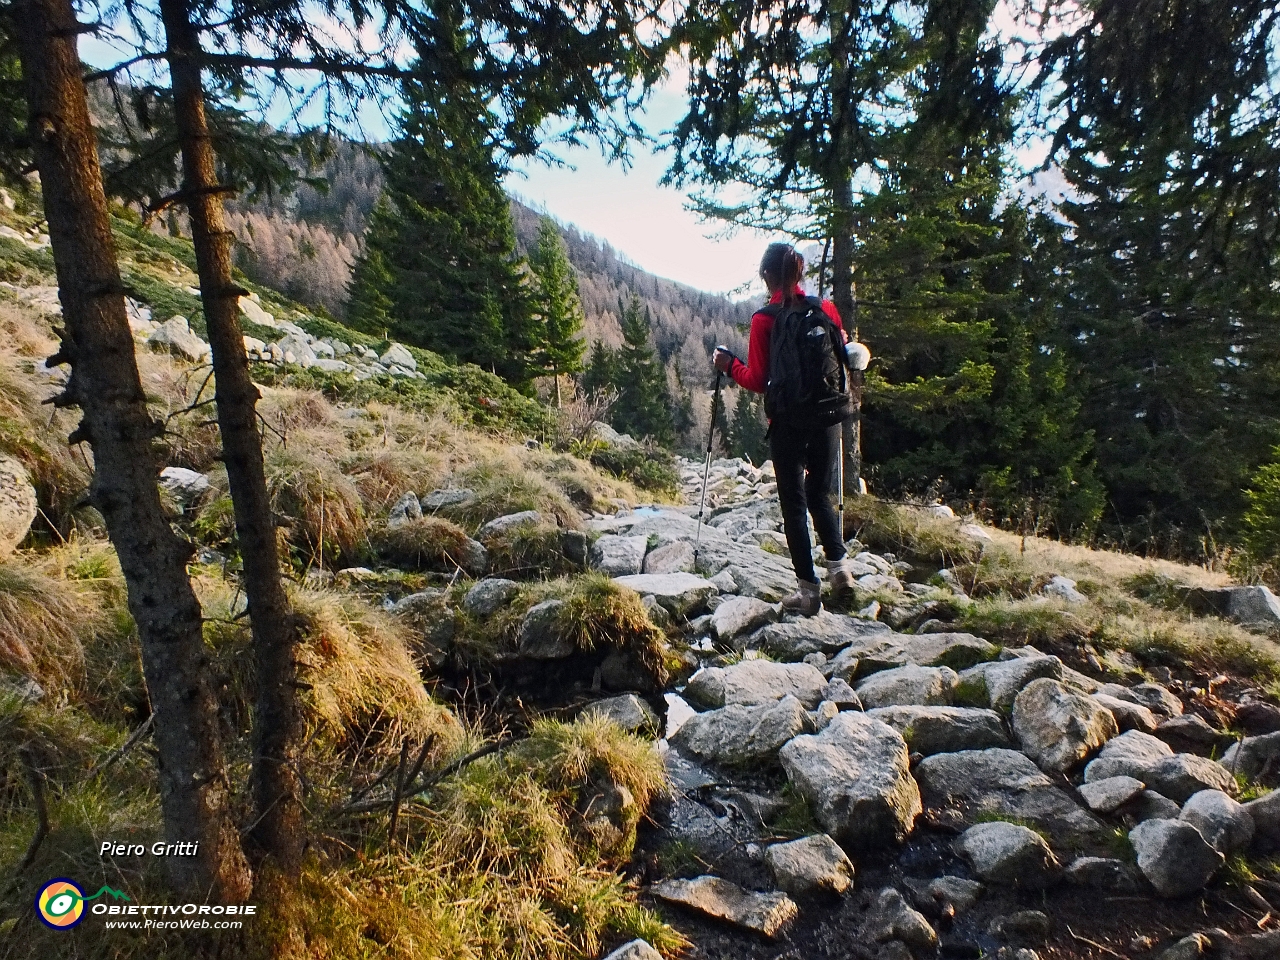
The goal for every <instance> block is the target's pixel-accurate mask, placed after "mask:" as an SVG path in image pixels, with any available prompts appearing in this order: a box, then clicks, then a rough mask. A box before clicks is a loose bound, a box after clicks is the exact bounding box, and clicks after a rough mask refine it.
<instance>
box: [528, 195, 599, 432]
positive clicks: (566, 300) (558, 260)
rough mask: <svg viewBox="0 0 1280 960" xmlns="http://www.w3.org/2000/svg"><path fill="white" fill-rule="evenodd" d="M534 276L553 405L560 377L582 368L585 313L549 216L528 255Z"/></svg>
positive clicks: (557, 393)
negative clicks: (552, 388)
mask: <svg viewBox="0 0 1280 960" xmlns="http://www.w3.org/2000/svg"><path fill="white" fill-rule="evenodd" d="M529 265H530V266H531V267H532V268H533V274H534V277H535V278H536V280H537V291H536V301H537V309H538V313H539V316H540V319H541V323H542V331H541V334H542V347H541V350H540V351H539V355H540V360H541V365H542V367H543V369H545V370H546V371H547V372H549V373H550V374H551V376H552V377H553V378H554V380H555V385H556V406H557V407H558V406H560V377H561V375H564V374H569V375H572V374H575V373H577V372H579V371H580V370H581V369H582V355H583V353H584V352H585V351H586V348H587V345H586V342H585V341H584V340H583V339H582V338H581V337H580V336H579V334H580V333H581V332H582V325H583V322H584V317H583V313H582V301H581V300H580V299H579V298H578V278H577V275H576V274H575V273H574V270H573V265H572V264H571V263H569V255H568V253H567V252H566V250H565V247H564V241H563V240H562V239H561V237H560V230H559V228H558V227H557V226H556V224H555V221H554V220H552V219H551V218H550V217H543V218H542V221H541V222H540V223H539V225H538V243H537V246H535V247H534V249H533V252H532V253H531V254H530V256H529Z"/></svg>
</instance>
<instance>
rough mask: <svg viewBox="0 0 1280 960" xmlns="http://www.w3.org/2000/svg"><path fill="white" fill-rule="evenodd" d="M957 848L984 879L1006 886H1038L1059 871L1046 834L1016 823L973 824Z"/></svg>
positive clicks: (1045, 882)
mask: <svg viewBox="0 0 1280 960" xmlns="http://www.w3.org/2000/svg"><path fill="white" fill-rule="evenodd" d="M956 852H957V853H959V854H960V855H961V856H962V857H964V859H965V860H966V861H968V863H969V865H970V866H971V867H972V868H973V872H974V873H976V874H977V875H978V876H979V877H981V878H982V879H983V880H986V881H987V882H989V883H998V884H1001V885H1003V886H1019V887H1026V888H1028V889H1033V890H1038V889H1041V888H1043V887H1046V886H1048V885H1049V884H1050V883H1051V882H1052V881H1053V880H1054V879H1055V878H1056V876H1057V874H1058V872H1059V865H1058V860H1057V858H1056V857H1055V856H1054V855H1053V851H1052V850H1050V849H1049V845H1048V844H1047V843H1045V842H1044V838H1042V837H1041V836H1040V834H1038V833H1036V832H1035V831H1034V830H1031V829H1029V828H1027V827H1024V826H1022V825H1021V824H1017V823H1006V822H1004V821H1000V820H997V821H994V822H992V823H979V824H977V825H976V826H973V827H970V828H969V829H968V830H966V831H965V832H964V833H962V834H961V835H960V838H959V839H958V840H957V841H956Z"/></svg>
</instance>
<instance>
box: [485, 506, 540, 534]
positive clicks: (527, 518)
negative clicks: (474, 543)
mask: <svg viewBox="0 0 1280 960" xmlns="http://www.w3.org/2000/svg"><path fill="white" fill-rule="evenodd" d="M541 522H542V514H540V513H539V512H538V511H537V510H521V511H520V512H519V513H509V514H507V515H506V516H505V517H495V518H494V519H493V520H490V521H489V522H488V523H486V524H485V525H484V526H482V527H481V528H480V529H479V530H477V531H476V539H477V540H488V539H489V538H490V537H496V536H500V535H502V534H505V533H508V532H509V531H511V530H514V529H516V528H517V527H532V526H536V525H537V524H539V523H541Z"/></svg>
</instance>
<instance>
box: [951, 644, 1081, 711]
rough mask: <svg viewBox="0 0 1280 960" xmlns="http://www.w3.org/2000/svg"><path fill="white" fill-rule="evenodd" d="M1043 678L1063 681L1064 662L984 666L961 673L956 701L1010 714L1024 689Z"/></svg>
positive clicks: (1028, 659)
mask: <svg viewBox="0 0 1280 960" xmlns="http://www.w3.org/2000/svg"><path fill="white" fill-rule="evenodd" d="M1042 678H1047V679H1050V680H1061V679H1062V661H1061V660H1059V659H1058V658H1057V657H1044V656H1040V657H1017V658H1015V659H1013V660H1004V661H997V662H995V663H980V664H978V665H977V666H974V667H970V668H969V669H968V670H962V671H961V672H960V684H959V687H958V688H957V690H956V697H957V700H958V702H959V703H961V704H963V705H964V706H988V707H991V708H992V709H993V710H998V711H999V712H1000V713H1009V712H1010V711H1011V710H1012V709H1013V702H1014V700H1015V699H1017V696H1018V694H1019V693H1021V692H1022V688H1023V687H1025V686H1026V685H1027V684H1029V683H1031V681H1033V680H1039V679H1042Z"/></svg>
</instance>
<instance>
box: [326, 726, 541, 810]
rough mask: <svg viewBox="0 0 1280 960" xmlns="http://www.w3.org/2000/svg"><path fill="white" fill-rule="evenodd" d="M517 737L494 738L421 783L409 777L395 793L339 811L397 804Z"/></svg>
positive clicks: (350, 805) (378, 807)
mask: <svg viewBox="0 0 1280 960" xmlns="http://www.w3.org/2000/svg"><path fill="white" fill-rule="evenodd" d="M517 739H519V738H518V737H505V738H504V739H502V740H495V741H494V742H493V743H490V744H486V745H485V746H483V747H481V748H480V749H479V750H473V751H472V752H471V753H468V754H467V755H466V756H465V757H459V758H458V759H457V760H454V761H453V762H452V763H450V764H449V765H447V766H445V767H443V768H442V769H440V770H438V771H436V772H435V773H433V774H432V775H431V776H429V777H426V778H424V779H423V780H422V782H421V783H418V784H415V783H414V782H413V780H414V778H413V777H409V778H407V779H406V783H407V784H408V785H407V786H405V787H404V788H403V790H397V791H395V793H393V794H392V795H391V796H389V797H378V798H376V799H372V800H365V801H363V802H359V803H356V802H352V803H349V804H347V805H346V806H345V807H343V808H342V810H340V811H339V812H340V813H371V812H373V811H375V810H384V809H386V808H388V807H390V806H392V805H393V804H399V803H400V802H401V801H403V800H407V799H409V798H410V797H416V796H417V795H418V794H420V793H425V792H426V791H428V790H430V789H431V788H432V787H434V786H435V785H436V784H438V783H439V782H440V781H441V780H445V779H447V778H448V777H451V776H453V775H454V774H455V773H457V772H458V771H459V770H461V769H463V768H464V767H466V766H469V765H470V764H473V763H475V762H476V761H477V760H480V759H482V758H484V757H487V756H489V755H490V754H492V753H497V752H498V751H499V750H505V749H506V748H507V747H509V746H511V744H513V743H515V742H516V740H517ZM425 751H426V745H424V748H423V757H424V758H425ZM397 767H398V765H395V766H393V767H392V768H391V771H388V772H386V773H384V774H383V775H382V776H381V777H379V778H378V779H379V780H382V779H385V778H386V777H387V776H388V775H389V774H390V772H392V771H394V770H395V769H397Z"/></svg>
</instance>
